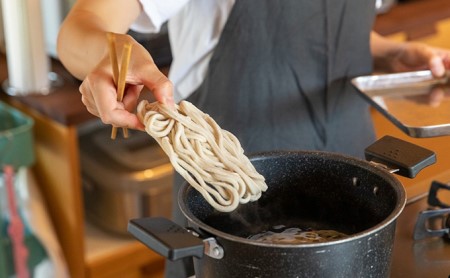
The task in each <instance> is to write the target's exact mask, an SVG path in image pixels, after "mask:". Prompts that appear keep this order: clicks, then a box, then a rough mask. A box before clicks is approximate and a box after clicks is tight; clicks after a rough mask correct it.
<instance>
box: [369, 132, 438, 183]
mask: <svg viewBox="0 0 450 278" xmlns="http://www.w3.org/2000/svg"><path fill="white" fill-rule="evenodd" d="M365 157H366V160H368V161H370V162H373V163H375V164H381V165H383V166H384V167H385V168H389V169H395V170H393V171H391V172H395V173H396V174H398V175H401V176H404V177H408V178H414V177H415V176H416V175H417V174H418V173H419V172H420V171H421V170H422V169H424V168H425V167H427V166H429V165H431V164H434V163H435V162H436V154H435V153H434V152H432V151H430V150H428V149H425V148H422V147H420V146H417V145H415V144H413V143H409V142H406V141H403V140H400V139H398V138H395V137H392V136H389V135H386V136H384V137H383V138H381V139H379V140H378V141H376V142H375V143H373V144H372V145H370V146H369V147H367V148H366V149H365Z"/></svg>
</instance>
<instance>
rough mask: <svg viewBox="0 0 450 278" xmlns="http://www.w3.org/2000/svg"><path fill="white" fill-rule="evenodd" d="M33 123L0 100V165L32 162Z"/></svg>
mask: <svg viewBox="0 0 450 278" xmlns="http://www.w3.org/2000/svg"><path fill="white" fill-rule="evenodd" d="M33 125H34V121H33V119H32V118H30V117H28V116H27V115H25V114H23V113H22V112H20V111H19V110H17V109H14V108H12V107H11V106H8V105H7V104H5V103H4V102H1V101H0V166H1V165H12V166H13V167H14V169H17V168H19V167H21V166H25V167H26V166H30V165H31V164H33V163H34V160H35V155H34V144H33V132H32V131H33V130H32V129H33ZM0 171H2V170H1V169H0Z"/></svg>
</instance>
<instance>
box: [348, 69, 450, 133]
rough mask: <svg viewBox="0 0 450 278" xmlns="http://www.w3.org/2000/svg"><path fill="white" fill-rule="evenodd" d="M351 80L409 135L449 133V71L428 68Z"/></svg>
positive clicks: (372, 103) (375, 105) (373, 104)
mask: <svg viewBox="0 0 450 278" xmlns="http://www.w3.org/2000/svg"><path fill="white" fill-rule="evenodd" d="M352 84H353V86H355V87H356V89H357V90H358V91H359V92H360V93H361V94H362V95H363V96H364V97H365V98H366V99H367V100H368V101H369V102H370V103H371V105H372V106H374V107H375V108H376V109H377V110H378V111H380V112H381V113H382V114H383V115H384V116H386V117H387V118H388V119H389V120H390V121H391V122H393V123H394V124H395V125H396V126H397V127H398V128H400V129H401V130H402V131H403V132H405V133H406V134H408V135H409V136H411V137H418V138H419V137H420V138H422V137H436V136H444V135H450V72H447V74H446V75H445V77H443V78H434V77H433V75H432V74H431V72H430V71H428V70H424V71H415V72H405V73H394V74H382V75H370V76H360V77H356V78H354V79H352Z"/></svg>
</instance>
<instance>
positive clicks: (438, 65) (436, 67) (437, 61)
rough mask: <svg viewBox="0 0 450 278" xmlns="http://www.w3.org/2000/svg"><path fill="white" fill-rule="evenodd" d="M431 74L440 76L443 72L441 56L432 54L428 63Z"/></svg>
mask: <svg viewBox="0 0 450 278" xmlns="http://www.w3.org/2000/svg"><path fill="white" fill-rule="evenodd" d="M428 66H429V68H430V70H431V73H432V74H433V76H436V77H442V76H444V74H445V65H444V62H443V60H442V58H441V57H439V56H438V55H437V54H435V55H433V56H432V57H431V58H430V60H429V63H428Z"/></svg>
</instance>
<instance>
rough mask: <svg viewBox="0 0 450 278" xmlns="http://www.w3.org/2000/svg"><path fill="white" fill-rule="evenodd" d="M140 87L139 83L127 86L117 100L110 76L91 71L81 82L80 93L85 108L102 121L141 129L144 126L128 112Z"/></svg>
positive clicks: (134, 102)
mask: <svg viewBox="0 0 450 278" xmlns="http://www.w3.org/2000/svg"><path fill="white" fill-rule="evenodd" d="M141 88H142V86H139V85H131V86H129V87H128V88H127V90H126V92H125V95H124V99H123V102H118V101H117V91H116V88H115V85H114V83H113V80H112V76H108V75H106V74H98V73H91V74H90V75H88V77H87V78H86V79H85V80H84V81H83V83H82V84H81V86H80V93H81V94H82V97H81V100H82V102H83V104H84V105H85V106H86V109H87V110H88V111H89V112H90V113H91V114H93V115H95V116H97V117H99V118H100V119H101V120H102V122H103V123H105V124H111V125H113V126H116V127H127V128H132V129H139V130H143V129H144V126H143V124H142V123H141V122H140V121H139V119H138V118H137V116H136V115H134V114H133V113H130V112H129V111H133V110H134V107H135V106H136V103H137V99H138V97H139V93H140V89H141Z"/></svg>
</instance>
